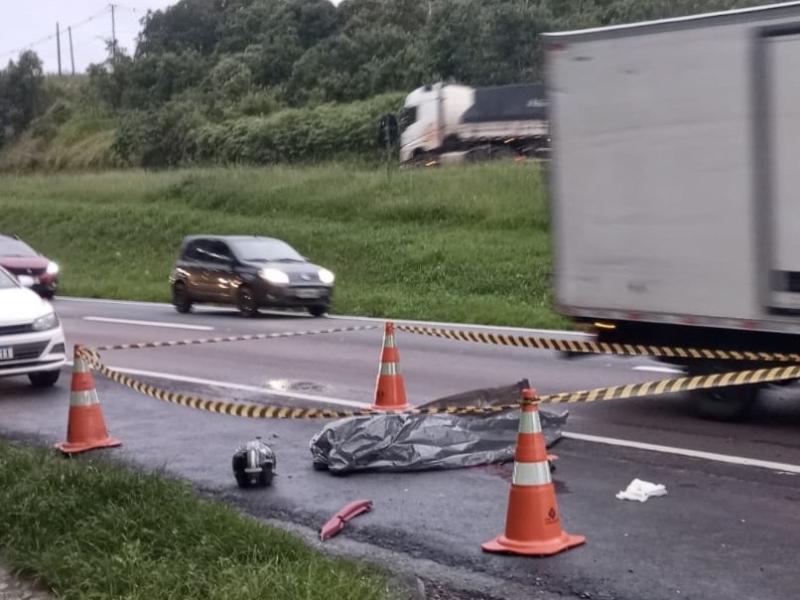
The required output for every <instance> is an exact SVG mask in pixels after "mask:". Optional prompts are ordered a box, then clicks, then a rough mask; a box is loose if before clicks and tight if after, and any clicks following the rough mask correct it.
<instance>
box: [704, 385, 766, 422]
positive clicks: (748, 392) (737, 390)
mask: <svg viewBox="0 0 800 600" xmlns="http://www.w3.org/2000/svg"><path fill="white" fill-rule="evenodd" d="M760 389H761V386H758V385H743V386H732V387H729V388H717V389H713V390H697V391H695V392H694V393H693V400H694V401H695V407H696V410H697V414H698V415H699V416H700V417H702V418H703V419H709V420H713V421H741V420H742V419H744V418H745V417H747V415H748V414H749V413H750V410H751V409H752V407H753V404H754V403H755V401H756V399H757V398H758V392H759V390H760Z"/></svg>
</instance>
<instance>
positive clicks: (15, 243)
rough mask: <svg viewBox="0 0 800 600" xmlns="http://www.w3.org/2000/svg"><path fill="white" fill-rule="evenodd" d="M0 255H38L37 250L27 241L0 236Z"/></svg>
mask: <svg viewBox="0 0 800 600" xmlns="http://www.w3.org/2000/svg"><path fill="white" fill-rule="evenodd" d="M0 256H15V257H16V256H25V257H27V256H38V254H36V251H35V250H34V249H33V248H31V247H30V246H28V244H26V243H25V242H21V241H19V240H13V239H10V238H7V239H2V238H0Z"/></svg>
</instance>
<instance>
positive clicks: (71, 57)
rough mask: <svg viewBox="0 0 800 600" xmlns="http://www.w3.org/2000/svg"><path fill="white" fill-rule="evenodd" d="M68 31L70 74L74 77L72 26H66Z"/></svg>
mask: <svg viewBox="0 0 800 600" xmlns="http://www.w3.org/2000/svg"><path fill="white" fill-rule="evenodd" d="M67 31H68V32H69V62H70V63H71V64H72V76H73V77H75V53H74V52H73V51H72V27H67Z"/></svg>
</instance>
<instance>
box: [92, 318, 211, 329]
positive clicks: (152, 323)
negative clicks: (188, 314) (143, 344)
mask: <svg viewBox="0 0 800 600" xmlns="http://www.w3.org/2000/svg"><path fill="white" fill-rule="evenodd" d="M83 320H84V321H92V322H97V323H119V324H120V325H141V326H143V327H163V328H165V329H191V330H193V331H214V328H213V327H210V326H208V325H185V324H183V323H165V322H162V321H136V320H134V319H112V318H111V317H83Z"/></svg>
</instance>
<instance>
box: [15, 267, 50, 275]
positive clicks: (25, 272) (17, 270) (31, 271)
mask: <svg viewBox="0 0 800 600" xmlns="http://www.w3.org/2000/svg"><path fill="white" fill-rule="evenodd" d="M6 270H7V271H10V272H11V273H13V274H14V275H30V276H31V277H39V276H41V275H44V272H45V269H43V268H42V269H28V268H22V267H6Z"/></svg>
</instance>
